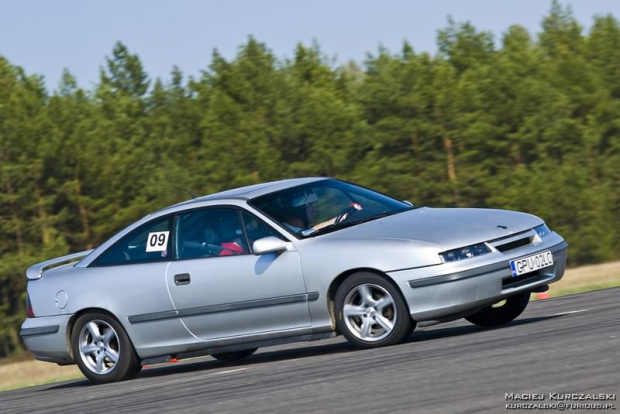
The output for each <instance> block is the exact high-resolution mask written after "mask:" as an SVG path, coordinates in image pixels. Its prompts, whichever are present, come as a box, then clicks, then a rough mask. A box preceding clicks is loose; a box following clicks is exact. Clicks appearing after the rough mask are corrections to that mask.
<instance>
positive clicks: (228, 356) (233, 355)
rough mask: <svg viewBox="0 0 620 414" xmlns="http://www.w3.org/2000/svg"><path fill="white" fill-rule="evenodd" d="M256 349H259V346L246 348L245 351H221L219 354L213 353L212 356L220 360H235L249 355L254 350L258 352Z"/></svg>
mask: <svg viewBox="0 0 620 414" xmlns="http://www.w3.org/2000/svg"><path fill="white" fill-rule="evenodd" d="M256 350H258V348H252V349H244V350H243V351H233V352H220V353H218V354H211V356H212V357H213V358H215V359H217V360H218V361H222V362H234V361H239V360H242V359H243V358H247V357H249V356H250V355H252V354H253V353H254V352H256Z"/></svg>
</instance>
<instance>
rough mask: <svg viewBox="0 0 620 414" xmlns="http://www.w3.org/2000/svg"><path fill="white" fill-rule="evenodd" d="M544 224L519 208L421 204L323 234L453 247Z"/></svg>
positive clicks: (443, 248)
mask: <svg viewBox="0 0 620 414" xmlns="http://www.w3.org/2000/svg"><path fill="white" fill-rule="evenodd" d="M542 223H543V221H542V220H541V219H540V218H538V217H536V216H533V215H531V214H525V213H518V212H515V211H507V210H491V209H477V208H428V207H421V208H417V209H414V210H409V211H405V212H403V213H399V214H395V215H393V216H388V217H384V218H381V219H377V220H372V221H369V222H366V223H361V224H358V225H355V226H352V227H347V228H344V229H342V230H339V231H335V232H333V233H328V234H325V235H324V236H321V237H325V238H330V239H377V240H378V239H402V240H417V241H423V242H426V243H432V244H435V245H437V246H438V247H440V248H441V249H442V250H449V249H453V248H457V247H462V246H468V245H470V244H475V243H480V242H483V241H489V240H494V239H498V238H501V237H506V236H510V235H511V234H514V233H518V232H521V231H524V230H528V229H531V228H533V227H536V226H538V225H539V224H542Z"/></svg>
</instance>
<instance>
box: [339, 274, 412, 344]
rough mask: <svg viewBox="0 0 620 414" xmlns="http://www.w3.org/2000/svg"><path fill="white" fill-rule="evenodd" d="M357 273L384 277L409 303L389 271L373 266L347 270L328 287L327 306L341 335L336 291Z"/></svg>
mask: <svg viewBox="0 0 620 414" xmlns="http://www.w3.org/2000/svg"><path fill="white" fill-rule="evenodd" d="M357 273H373V274H375V275H377V276H380V277H382V278H383V279H385V280H386V281H387V282H389V283H390V284H391V285H392V286H393V287H394V288H395V289H396V290H397V291H398V293H399V294H400V296H401V297H402V299H403V300H404V301H405V303H407V299H406V298H405V295H403V292H402V290H401V289H400V287H399V286H398V284H397V283H396V282H395V281H394V279H392V278H391V277H390V276H389V275H388V274H387V273H385V272H382V271H381V270H378V269H374V268H371V267H358V268H355V269H349V270H346V271H344V272H342V273H340V274H339V275H338V276H336V277H335V278H334V279H333V280H332V281H331V283H330V285H329V288H328V289H327V308H328V310H329V316H330V318H331V322H332V327H333V329H334V331H335V332H336V334H338V335H340V334H341V333H340V332H338V327H337V325H336V311H335V306H334V299H335V297H336V292H337V291H338V288H339V287H340V286H341V285H342V284H343V283H344V281H345V280H347V279H348V278H349V277H351V276H353V275H355V274H357Z"/></svg>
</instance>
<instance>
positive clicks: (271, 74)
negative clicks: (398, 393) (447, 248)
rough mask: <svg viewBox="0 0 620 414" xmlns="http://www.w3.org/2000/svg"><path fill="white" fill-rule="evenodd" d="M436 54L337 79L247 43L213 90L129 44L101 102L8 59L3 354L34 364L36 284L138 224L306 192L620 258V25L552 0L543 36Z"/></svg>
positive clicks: (466, 44)
mask: <svg viewBox="0 0 620 414" xmlns="http://www.w3.org/2000/svg"><path fill="white" fill-rule="evenodd" d="M438 44H439V53H438V55H437V56H434V57H432V56H430V55H428V54H427V53H416V52H415V51H414V49H413V48H412V46H411V45H409V44H408V43H405V44H404V45H403V48H402V50H401V52H400V54H391V53H389V52H388V51H387V50H384V49H380V50H379V51H378V53H377V54H376V55H370V56H369V57H368V59H367V60H366V61H365V62H364V65H363V67H360V66H358V65H357V64H355V63H350V64H348V65H347V66H346V67H334V66H333V62H332V61H331V60H330V59H328V58H327V57H325V56H324V55H323V54H322V52H321V50H320V48H319V46H318V45H316V44H313V45H311V46H309V47H307V46H304V45H298V46H297V48H296V50H295V54H294V57H293V58H292V59H291V60H285V61H282V60H279V59H277V58H276V57H275V56H274V55H273V53H272V52H271V51H270V50H269V49H268V48H267V46H266V45H264V44H262V43H260V42H258V41H257V40H256V39H254V38H249V39H248V42H247V43H246V44H245V45H243V46H242V47H241V48H240V49H239V52H238V54H237V56H236V58H234V59H232V60H230V61H229V60H226V59H224V58H223V57H222V56H220V55H219V54H218V53H217V52H214V54H213V59H212V64H211V66H210V67H209V68H208V69H207V70H205V71H204V72H203V73H202V75H201V76H200V77H199V78H197V79H192V78H189V79H187V78H185V77H184V76H183V74H182V73H181V71H180V70H179V69H178V68H174V69H173V71H172V73H171V76H170V80H169V81H167V82H165V81H162V80H160V79H156V80H154V81H151V80H150V79H149V77H148V75H147V73H146V71H145V69H144V68H143V66H142V63H141V62H140V59H139V57H138V56H137V55H135V54H132V53H131V52H130V51H129V50H128V48H127V47H126V46H125V45H123V44H121V43H117V44H116V45H115V46H114V48H113V50H112V54H111V56H110V57H109V58H107V59H106V61H105V64H104V66H103V67H102V69H101V77H100V82H99V84H97V85H96V86H95V87H94V88H93V90H84V89H82V88H80V87H79V85H78V84H77V82H76V79H75V78H74V77H73V76H72V75H71V74H70V73H69V72H68V71H66V72H65V73H64V74H63V78H62V81H61V83H60V84H59V86H58V88H57V90H55V91H54V92H52V93H49V92H48V91H46V90H45V88H44V86H43V82H42V79H41V78H40V77H37V76H30V75H27V74H26V73H25V72H24V71H23V70H22V69H21V68H19V67H16V66H14V65H12V64H11V63H9V61H8V60H6V59H5V58H3V57H0V189H1V190H0V255H1V260H0V344H1V345H2V346H0V356H1V355H6V354H8V353H11V352H18V351H19V350H21V349H22V345H21V344H20V341H19V335H18V334H19V325H20V322H21V321H22V320H23V317H24V313H25V286H26V279H25V277H24V271H25V268H26V267H27V266H29V265H31V264H33V263H36V262H39V261H42V260H45V259H49V258H51V257H54V256H58V255H61V254H66V253H69V252H72V251H79V250H83V249H87V248H92V247H96V246H97V245H99V244H100V243H102V242H103V241H105V240H106V239H107V238H108V237H110V236H111V235H113V234H114V233H115V232H117V231H119V230H120V229H121V228H123V227H124V226H126V225H128V224H130V223H132V222H133V221H135V220H136V219H138V218H139V217H140V216H142V215H144V214H147V213H148V212H149V211H152V210H154V209H157V208H161V207H163V206H166V205H169V204H172V203H175V202H179V201H181V200H184V199H185V198H187V195H186V194H185V193H184V192H182V191H180V190H177V189H174V187H183V188H189V189H191V190H192V191H194V192H197V193H203V194H205V193H210V192H214V191H219V190H222V189H226V188H231V187H235V186H242V185H247V184H253V183H257V182H262V181H268V180H276V179H281V178H289V177H295V176H307V175H327V176H336V177H339V178H342V179H346V180H351V181H355V182H358V183H360V184H362V185H367V186H369V187H373V188H376V189H378V190H380V191H384V192H386V193H388V194H391V195H392V196H394V197H397V198H401V199H409V200H411V201H413V202H414V203H416V204H423V205H431V206H448V207H449V206H477V207H486V208H506V209H514V210H521V211H526V212H530V213H532V214H536V215H539V216H541V217H543V218H544V219H545V220H546V221H547V222H548V224H549V226H550V227H551V228H552V229H555V230H557V231H558V232H559V233H561V234H562V235H563V236H564V237H565V238H566V239H567V240H568V242H569V244H570V246H571V249H570V251H571V253H570V255H569V256H570V263H571V264H580V263H594V262H600V261H605V260H611V259H618V258H620V24H619V22H618V20H616V19H615V18H614V17H613V16H602V17H597V18H596V19H595V21H594V24H593V26H592V29H591V31H590V33H589V34H585V35H584V34H583V33H582V28H581V26H580V25H579V24H578V23H577V22H576V21H575V20H574V18H573V17H572V15H571V12H570V9H568V8H564V7H562V6H561V5H560V4H559V3H557V2H553V4H552V7H551V11H550V13H549V15H548V16H547V17H546V18H545V19H544V21H543V24H542V32H541V33H539V35H538V36H537V38H536V40H534V38H533V37H532V36H531V35H530V33H528V32H527V30H525V29H524V28H523V27H520V26H512V27H510V28H509V29H508V30H507V31H506V33H505V34H504V36H503V38H502V39H501V46H500V47H499V48H497V47H495V44H494V41H493V38H492V36H491V35H490V34H488V33H485V32H479V31H477V30H476V29H475V28H474V27H473V26H472V25H471V24H469V23H462V24H460V23H459V24H457V23H455V22H453V21H451V20H450V21H449V25H448V27H447V28H446V29H444V30H441V31H439V33H438Z"/></svg>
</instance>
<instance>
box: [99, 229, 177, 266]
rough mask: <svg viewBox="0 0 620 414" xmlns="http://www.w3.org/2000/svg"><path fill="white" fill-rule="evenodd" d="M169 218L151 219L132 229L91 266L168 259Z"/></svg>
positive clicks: (170, 242) (170, 244)
mask: <svg viewBox="0 0 620 414" xmlns="http://www.w3.org/2000/svg"><path fill="white" fill-rule="evenodd" d="M171 223H172V220H171V219H170V218H168V217H167V218H163V219H157V220H153V221H151V222H149V223H146V224H144V225H142V226H140V227H138V228H137V229H136V230H134V231H132V232H131V233H129V234H128V235H126V236H125V237H123V238H122V239H120V240H119V241H117V242H116V243H115V244H114V245H112V247H110V248H108V250H106V251H105V252H104V253H103V254H102V255H101V256H99V257H98V258H97V259H96V260H95V261H94V262H93V266H112V265H122V264H131V263H140V262H163V261H166V260H170V258H169V257H168V255H169V253H170V252H172V250H171V246H172V237H171V232H170V228H171Z"/></svg>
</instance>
